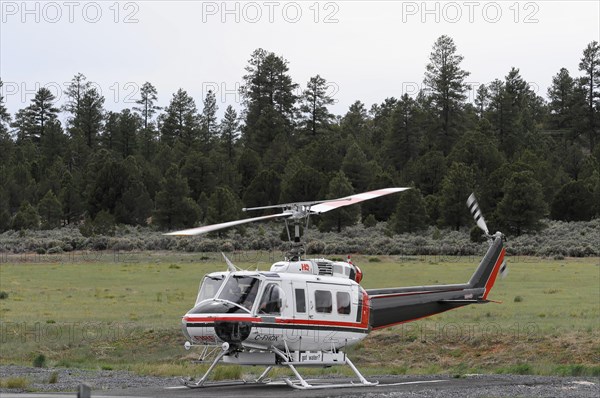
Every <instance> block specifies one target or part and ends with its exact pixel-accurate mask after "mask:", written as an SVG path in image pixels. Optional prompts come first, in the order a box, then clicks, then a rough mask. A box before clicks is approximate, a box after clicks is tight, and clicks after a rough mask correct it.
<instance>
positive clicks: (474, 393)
mask: <svg viewBox="0 0 600 398" xmlns="http://www.w3.org/2000/svg"><path fill="white" fill-rule="evenodd" d="M373 380H378V381H379V384H378V385H377V386H371V387H347V388H335V389H318V390H296V389H292V388H290V387H288V386H287V385H285V384H283V383H282V382H278V383H277V384H270V385H265V384H240V385H223V386H211V387H208V388H197V389H189V388H187V387H185V386H181V385H173V386H167V387H164V386H160V387H157V386H148V387H143V388H126V389H120V390H108V391H105V390H103V391H92V395H91V396H92V397H95V398H116V397H119V398H124V397H136V398H143V397H165V398H188V397H189V398H198V397H234V398H241V397H244V398H252V397H260V398H269V397H282V396H289V397H293V398H305V397H307V398H308V397H310V398H312V397H346V398H350V397H368V398H371V397H444V398H452V397H574V398H580V397H581V398H588V397H589V398H591V397H595V398H596V397H598V396H600V380H599V379H598V378H594V377H591V378H589V377H588V378H561V377H542V376H517V375H470V376H466V377H461V378H450V377H446V376H441V377H440V376H438V377H435V376H434V377H429V376H421V377H419V376H382V377H379V378H376V377H375V378H373V379H372V380H371V381H373ZM324 381H326V382H328V383H342V382H349V381H350V380H341V379H327V380H323V379H320V380H309V382H310V383H311V384H313V383H314V385H317V384H320V383H323V382H324ZM355 382H356V381H355ZM0 395H1V396H2V398H63V397H65V398H66V397H68V398H73V397H76V396H77V394H76V393H70V394H66V393H45V394H44V393H35V394H31V393H23V394H13V393H2V394H0Z"/></svg>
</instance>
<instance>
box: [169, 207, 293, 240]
mask: <svg viewBox="0 0 600 398" xmlns="http://www.w3.org/2000/svg"><path fill="white" fill-rule="evenodd" d="M289 215H291V212H283V213H279V214H270V215H268V216H261V217H253V218H244V219H243V220H235V221H228V222H224V223H220V224H212V225H205V226H203V227H198V228H190V229H184V230H182V231H174V232H168V233H166V234H163V235H171V236H188V235H200V234H205V233H208V232H213V231H218V230H219V229H223V228H229V227H234V226H236V225H240V224H246V223H249V222H254V221H260V220H268V219H269V218H277V217H287V216H289Z"/></svg>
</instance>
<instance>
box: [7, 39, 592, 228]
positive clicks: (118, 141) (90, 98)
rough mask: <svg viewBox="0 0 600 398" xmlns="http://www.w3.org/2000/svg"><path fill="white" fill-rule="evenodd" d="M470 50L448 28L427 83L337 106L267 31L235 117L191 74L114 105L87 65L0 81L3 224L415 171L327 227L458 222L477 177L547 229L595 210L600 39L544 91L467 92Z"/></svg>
mask: <svg viewBox="0 0 600 398" xmlns="http://www.w3.org/2000/svg"><path fill="white" fill-rule="evenodd" d="M462 61H463V56H462V55H460V54H458V52H457V48H456V45H455V43H454V41H453V39H452V38H450V37H448V36H441V37H439V38H438V39H437V40H436V41H435V43H434V44H433V47H432V51H431V54H430V56H429V63H428V64H427V67H426V70H425V71H424V80H423V82H424V85H423V89H422V90H421V91H420V92H419V93H418V94H417V95H415V96H409V95H407V94H404V95H401V96H400V97H399V98H395V97H388V98H385V99H384V100H383V101H382V102H381V103H379V104H373V105H371V106H370V107H367V106H366V105H365V104H364V103H362V102H361V101H356V102H354V103H353V104H352V105H351V106H350V107H349V109H348V111H347V112H346V113H345V114H344V115H333V114H332V113H331V112H330V111H329V109H328V107H329V106H330V105H332V104H333V102H334V101H333V98H331V97H330V96H329V95H328V90H327V87H328V82H327V80H326V79H325V78H324V77H322V76H320V75H316V76H314V77H312V78H310V80H309V81H308V82H307V83H306V84H305V86H303V89H300V86H299V85H298V84H297V83H295V82H294V80H293V78H292V76H291V75H290V73H289V66H288V61H286V60H285V58H283V57H282V56H278V55H276V54H274V53H272V52H269V51H266V50H264V49H257V50H255V51H254V52H253V53H252V54H251V56H250V59H249V60H248V63H247V65H246V66H245V68H244V71H245V72H244V75H243V82H244V83H243V85H242V87H241V89H240V94H241V98H242V100H243V103H242V110H241V114H238V113H237V112H236V110H235V109H234V107H233V106H231V105H229V106H227V108H226V109H225V112H224V116H223V117H222V118H221V119H220V120H219V118H218V117H217V113H218V104H217V101H216V96H215V94H214V93H213V92H211V91H209V92H208V93H207V94H206V96H205V98H203V100H202V107H201V110H199V109H198V106H197V104H196V101H195V100H194V98H192V97H191V96H190V95H189V94H188V93H187V92H186V91H185V90H184V89H179V90H178V91H177V92H176V93H174V94H172V96H171V99H170V102H169V104H168V106H166V107H165V108H164V109H162V108H160V107H159V106H158V105H157V103H158V93H157V90H156V88H155V87H154V86H153V85H152V84H151V83H149V82H146V83H144V84H143V85H142V87H141V90H140V96H139V98H138V99H137V101H136V106H135V107H132V108H131V109H129V108H125V109H123V110H121V111H120V112H114V111H107V110H105V109H104V97H103V96H102V95H101V94H100V93H99V92H98V90H96V89H95V88H94V87H93V85H92V84H91V83H90V82H89V81H88V79H87V77H86V76H85V75H83V74H81V73H78V74H77V75H75V76H74V77H73V79H72V81H71V82H70V85H69V86H68V89H67V91H66V97H67V100H66V102H65V103H64V104H63V105H62V106H60V107H59V105H58V104H57V103H56V98H55V97H54V95H53V94H52V92H51V91H50V90H48V89H47V88H40V89H39V90H38V91H37V93H36V94H35V97H34V98H33V99H32V100H31V103H30V104H29V105H28V106H26V107H25V108H23V109H20V110H18V111H17V112H16V113H15V114H14V115H10V114H9V113H8V112H7V110H6V107H5V104H4V100H3V98H2V97H0V157H1V162H0V231H5V230H8V229H14V230H21V229H38V228H42V229H53V228H58V227H61V226H64V225H70V224H74V225H77V226H80V227H81V229H82V231H86V233H89V234H94V233H102V232H103V231H105V230H106V229H107V228H109V229H110V228H111V226H113V225H115V224H130V225H151V226H152V227H154V228H157V229H161V230H172V229H176V228H184V227H192V226H197V225H200V224H206V223H217V222H224V221H228V220H231V219H236V218H240V217H243V214H240V209H241V208H242V207H244V206H246V207H251V206H266V205H272V204H276V203H287V202H293V201H305V200H314V199H321V198H324V199H329V198H336V197H342V196H346V195H349V194H352V193H358V192H363V191H368V190H371V189H377V188H381V187H388V186H411V187H413V188H414V189H412V190H410V191H408V192H405V193H403V194H401V195H394V196H393V197H385V198H382V199H379V200H377V201H373V202H368V203H365V204H363V205H362V206H360V207H358V206H351V207H348V208H344V209H340V210H338V211H336V212H331V213H328V214H327V215H324V216H323V217H321V218H320V219H319V220H315V222H318V227H319V228H320V229H321V230H323V231H326V230H337V231H340V230H341V229H342V228H343V227H345V226H347V225H352V224H355V223H357V222H363V223H364V224H365V225H367V226H369V225H374V224H375V223H376V222H379V221H387V222H388V225H389V226H390V228H391V229H392V230H394V231H395V232H398V233H401V232H415V231H419V230H421V229H423V228H425V227H427V226H428V225H439V226H446V227H450V228H454V229H459V228H461V227H465V226H469V225H472V221H471V220H470V216H469V213H468V211H466V208H465V199H466V198H467V196H468V195H469V193H470V192H472V191H475V192H476V193H477V195H478V198H479V201H480V204H481V206H482V210H483V212H484V214H487V215H489V216H490V217H489V218H491V223H492V225H493V227H494V228H496V227H497V229H500V228H502V230H503V231H504V232H507V233H512V234H521V233H524V232H529V231H536V230H539V229H540V228H541V226H542V224H541V220H542V219H544V218H547V217H550V218H552V219H558V220H567V221H571V220H589V219H592V218H594V217H598V216H599V215H600V47H599V45H598V42H596V41H593V42H591V43H589V45H587V47H586V48H585V49H584V50H583V53H582V56H581V59H580V63H579V68H578V71H575V74H572V73H571V72H570V71H568V70H567V69H565V68H561V69H560V70H559V71H558V72H557V74H556V75H555V76H554V77H553V78H552V84H551V86H550V87H549V89H548V92H547V98H543V97H542V96H540V95H538V94H537V93H535V92H534V90H533V89H532V87H531V86H530V85H529V84H528V83H527V82H526V81H525V80H524V79H523V77H522V76H521V73H520V71H519V69H518V68H511V69H510V70H509V71H507V74H506V76H505V77H504V78H501V79H495V80H494V81H492V82H491V83H489V84H482V85H480V86H479V87H478V88H477V90H476V96H475V98H474V99H473V101H469V99H468V97H467V93H468V91H469V90H470V87H469V86H468V84H467V83H466V79H467V77H468V76H469V72H468V71H466V70H464V69H463V68H462V66H461V63H462ZM0 84H1V82H0ZM357 84H360V83H357ZM61 114H63V115H66V123H64V125H63V124H62V123H61V122H60V121H59V115H61Z"/></svg>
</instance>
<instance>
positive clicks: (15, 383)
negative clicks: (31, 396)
mask: <svg viewBox="0 0 600 398" xmlns="http://www.w3.org/2000/svg"><path fill="white" fill-rule="evenodd" d="M27 386H29V380H28V379H27V378H25V377H10V378H8V379H3V380H0V387H1V388H13V389H20V390H24V389H26V388H27Z"/></svg>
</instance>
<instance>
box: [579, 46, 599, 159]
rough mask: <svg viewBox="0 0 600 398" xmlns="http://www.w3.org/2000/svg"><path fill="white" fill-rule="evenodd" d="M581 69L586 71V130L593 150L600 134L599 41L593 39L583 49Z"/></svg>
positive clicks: (584, 79)
mask: <svg viewBox="0 0 600 398" xmlns="http://www.w3.org/2000/svg"><path fill="white" fill-rule="evenodd" d="M579 70H580V71H583V72H585V76H584V77H583V79H582V86H583V87H584V88H585V89H586V106H587V109H586V116H587V126H586V130H587V133H588V139H589V144H590V150H593V149H594V147H595V145H596V139H597V138H598V136H599V135H600V131H599V129H600V45H598V42H597V41H592V42H591V43H590V44H588V46H587V47H586V48H585V50H583V58H581V62H580V63H579Z"/></svg>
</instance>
